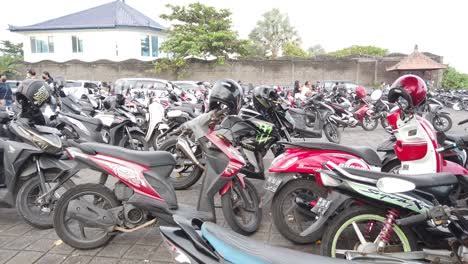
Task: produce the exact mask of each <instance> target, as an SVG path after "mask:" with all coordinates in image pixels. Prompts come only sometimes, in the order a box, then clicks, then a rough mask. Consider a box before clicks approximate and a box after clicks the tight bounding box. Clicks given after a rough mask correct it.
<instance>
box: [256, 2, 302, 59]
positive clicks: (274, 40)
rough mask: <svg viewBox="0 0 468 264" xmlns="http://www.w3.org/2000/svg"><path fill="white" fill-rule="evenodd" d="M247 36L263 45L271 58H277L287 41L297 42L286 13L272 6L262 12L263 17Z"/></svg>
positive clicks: (295, 32) (296, 36)
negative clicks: (270, 8)
mask: <svg viewBox="0 0 468 264" xmlns="http://www.w3.org/2000/svg"><path fill="white" fill-rule="evenodd" d="M249 38H250V39H251V40H253V41H254V42H256V43H259V44H261V45H263V46H264V47H265V49H266V51H267V52H269V53H270V54H271V57H272V58H277V57H278V55H279V52H280V50H281V49H282V48H283V45H284V44H285V43H287V42H299V37H298V34H297V31H296V30H295V29H294V27H293V26H292V25H291V24H290V22H289V17H288V15H287V14H282V13H281V12H280V10H279V9H277V8H274V9H272V10H271V11H268V12H266V13H265V14H263V19H262V20H260V21H258V22H257V26H256V27H255V28H254V29H253V30H252V32H250V34H249Z"/></svg>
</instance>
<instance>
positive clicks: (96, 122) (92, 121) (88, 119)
mask: <svg viewBox="0 0 468 264" xmlns="http://www.w3.org/2000/svg"><path fill="white" fill-rule="evenodd" d="M62 114H63V115H64V116H68V117H71V118H74V119H77V120H80V121H82V122H85V123H90V124H93V125H96V126H99V125H102V122H101V120H99V119H97V118H94V117H86V116H82V115H75V114H72V113H62Z"/></svg>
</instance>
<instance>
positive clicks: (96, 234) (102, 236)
mask: <svg viewBox="0 0 468 264" xmlns="http://www.w3.org/2000/svg"><path fill="white" fill-rule="evenodd" d="M73 200H80V201H85V202H89V203H91V204H93V205H94V206H98V207H100V208H102V209H106V210H107V209H111V208H115V207H117V206H120V202H119V201H118V200H117V198H116V197H115V195H114V193H113V192H112V191H111V190H109V188H107V187H105V186H103V185H100V184H93V183H87V184H82V185H78V186H75V187H73V188H72V189H70V190H68V191H67V192H65V193H64V194H63V196H62V197H61V198H60V200H59V201H58V203H57V205H56V207H55V213H54V228H55V232H56V233H57V235H58V236H59V237H60V239H62V240H63V242H65V243H66V244H68V245H70V246H72V247H74V248H78V249H93V248H98V247H101V246H103V245H105V244H107V242H109V240H110V239H111V238H112V237H113V235H111V234H110V233H109V232H108V231H107V230H104V229H101V228H98V227H87V226H85V224H84V223H82V222H80V221H79V220H76V219H73V218H71V217H70V216H69V215H68V213H67V210H68V204H69V203H70V202H71V201H73Z"/></svg>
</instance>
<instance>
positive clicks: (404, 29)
mask: <svg viewBox="0 0 468 264" xmlns="http://www.w3.org/2000/svg"><path fill="white" fill-rule="evenodd" d="M108 2H110V0H78V1H70V0H41V1H33V0H13V1H7V3H3V5H2V12H1V13H0V39H1V40H4V39H10V40H13V41H19V40H20V38H19V36H18V35H17V34H15V33H10V32H9V31H8V30H7V28H8V24H11V25H15V26H25V25H30V24H35V23H38V22H42V21H45V20H48V19H52V18H55V17H59V16H63V15H67V14H70V13H74V12H77V11H81V10H83V9H86V8H90V7H93V6H97V5H100V4H104V3H108ZM125 2H126V3H127V4H129V5H131V6H132V7H134V8H136V9H137V10H139V11H141V12H143V13H145V14H146V15H148V16H150V17H151V18H153V19H154V20H156V21H157V22H159V23H161V24H163V25H166V26H167V25H168V24H167V23H166V22H165V21H163V20H161V19H160V18H159V15H160V14H162V13H165V12H167V9H166V8H165V5H166V4H167V3H171V4H174V5H178V4H187V3H190V2H194V1H190V0H171V1H168V0H126V1H125ZM200 2H202V3H204V4H207V5H211V6H215V7H217V8H228V9H231V11H232V13H233V23H234V29H235V30H236V31H237V32H238V33H239V35H240V37H242V38H247V36H248V34H249V32H250V31H251V30H252V28H253V27H254V26H255V24H256V22H257V21H258V20H259V19H260V18H261V15H262V14H263V13H265V12H266V11H268V10H270V9H272V8H275V7H277V8H279V9H280V10H282V12H284V13H287V14H288V15H289V18H290V21H291V23H292V25H294V26H295V27H296V29H297V31H298V32H299V34H300V37H301V38H302V42H303V43H302V46H303V48H305V49H306V48H308V47H310V46H312V45H315V44H321V45H322V46H323V47H324V48H325V50H326V51H334V50H337V49H341V48H344V47H347V46H350V45H375V46H379V47H383V48H387V49H389V50H390V52H402V53H410V52H411V51H412V50H413V48H414V45H415V44H418V45H419V50H420V51H429V52H432V53H435V54H438V55H442V56H444V62H445V63H448V64H450V65H451V66H454V67H456V68H457V69H458V70H460V71H463V72H465V73H468V56H467V49H468V34H467V26H468V1H464V0H447V1H441V0H320V1H317V0H309V1H299V0H200Z"/></svg>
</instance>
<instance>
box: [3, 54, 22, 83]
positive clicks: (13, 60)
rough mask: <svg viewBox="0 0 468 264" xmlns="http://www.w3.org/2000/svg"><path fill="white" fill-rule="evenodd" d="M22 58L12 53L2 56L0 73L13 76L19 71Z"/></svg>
mask: <svg viewBox="0 0 468 264" xmlns="http://www.w3.org/2000/svg"><path fill="white" fill-rule="evenodd" d="M21 62H22V60H19V59H18V58H17V57H13V56H11V55H3V56H0V73H4V74H6V75H7V76H8V77H10V78H11V77H12V76H14V75H16V74H17V73H18V70H19V68H20V65H21Z"/></svg>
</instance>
